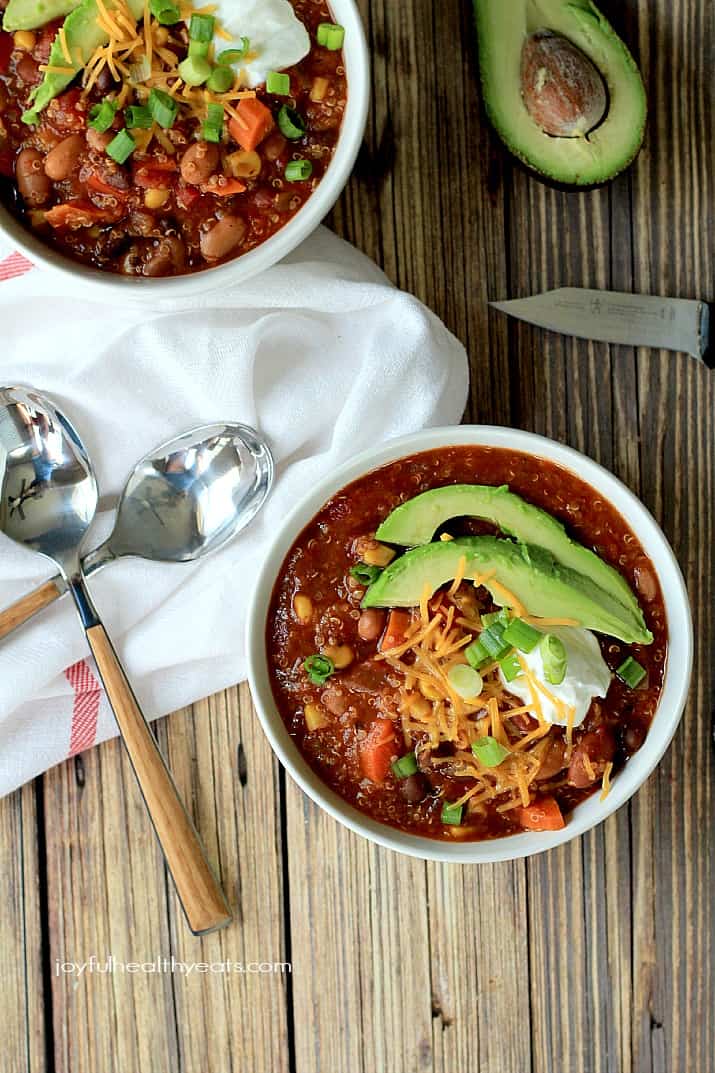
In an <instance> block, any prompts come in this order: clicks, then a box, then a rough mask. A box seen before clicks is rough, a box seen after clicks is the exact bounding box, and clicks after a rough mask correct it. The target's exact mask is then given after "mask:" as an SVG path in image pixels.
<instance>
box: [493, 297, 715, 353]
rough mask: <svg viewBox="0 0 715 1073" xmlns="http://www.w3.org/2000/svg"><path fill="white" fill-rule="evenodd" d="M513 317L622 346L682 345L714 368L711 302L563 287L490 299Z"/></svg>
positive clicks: (584, 337)
mask: <svg viewBox="0 0 715 1073" xmlns="http://www.w3.org/2000/svg"><path fill="white" fill-rule="evenodd" d="M490 305H492V306H493V307H494V308H495V309H499V310H501V312H502V313H508V314H509V316H511V317H517V318H518V319H519V320H525V321H528V323H529V324H536V325H537V326H538V327H540V328H547V329H548V330H549V331H553V332H561V334H562V335H575V336H577V337H578V338H579V339H593V340H597V341H599V342H603V343H621V344H623V345H624V346H647V347H654V348H656V349H660V348H662V349H664V350H680V351H683V352H684V353H686V354H691V355H692V356H693V357H694V358H699V359H700V360H701V361H704V362H705V363H706V364H707V365H709V366H710V368H713V350H715V348H710V349H709V342H710V306H709V305H708V303H707V302H698V301H694V300H691V299H687V298H658V297H656V296H655V295H648V294H620V293H618V292H617V291H599V290H587V289H586V288H583V287H559V288H558V289H557V290H555V291H545V292H544V293H543V294H534V295H531V296H530V297H528V298H515V299H513V300H512V301H510V302H491V303H490Z"/></svg>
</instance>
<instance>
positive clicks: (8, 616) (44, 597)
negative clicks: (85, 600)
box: [0, 581, 65, 638]
mask: <svg viewBox="0 0 715 1073" xmlns="http://www.w3.org/2000/svg"><path fill="white" fill-rule="evenodd" d="M64 592H65V589H61V588H58V587H57V585H56V584H55V582H54V581H46V582H45V584H44V585H40V587H39V588H38V589H34V590H33V591H32V592H28V593H27V595H26V596H21V597H20V599H19V600H16V601H15V603H14V604H10V606H9V607H6V608H5V610H4V611H0V638H2V637H7V635H8V634H9V633H12V631H13V630H16V629H17V628H18V626H22V624H23V623H24V622H27V620H28V619H30V618H32V616H33V615H36V614H37V612H38V611H42V609H43V608H45V607H49V606H50V604H52V603H54V602H55V600H59V598H60V596H62V595H63V593H64Z"/></svg>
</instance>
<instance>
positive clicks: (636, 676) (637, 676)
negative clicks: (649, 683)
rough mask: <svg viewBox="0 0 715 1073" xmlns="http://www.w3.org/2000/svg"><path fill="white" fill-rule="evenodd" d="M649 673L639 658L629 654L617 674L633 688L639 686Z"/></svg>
mask: <svg viewBox="0 0 715 1073" xmlns="http://www.w3.org/2000/svg"><path fill="white" fill-rule="evenodd" d="M647 673H648V672H647V671H646V669H645V667H643V666H641V664H640V663H639V662H638V660H637V659H633V656H629V657H628V659H625V660H624V661H623V663H622V664H621V665H620V667H619V668H618V670H617V671H616V674H617V675H618V677H619V678H620V679H621V681H622V682H625V683H626V685H627V686H630V687H631V689H635V688H636V686H639V685H640V684H641V682H642V681H643V679H644V678H645V676H646V674H647Z"/></svg>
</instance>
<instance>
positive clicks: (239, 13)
mask: <svg viewBox="0 0 715 1073" xmlns="http://www.w3.org/2000/svg"><path fill="white" fill-rule="evenodd" d="M215 16H216V21H217V25H219V26H220V27H221V29H222V30H223V31H224V33H228V34H230V35H231V40H230V41H229V40H228V39H227V38H226V37H225V36H224V35H221V36H218V35H217V36H216V37H215V38H214V48H215V51H216V53H217V54H218V53H219V52H223V51H224V50H225V49H228V48H240V47H241V38H242V37H247V38H248V40H249V41H250V43H251V44H250V50H249V53H248V57H247V58H246V59H245V60H243V61H241V63H240V64H238V65H237V66H238V67H240V69H241V70H242V71H243V72H244V74H245V81H246V85H247V86H248V87H249V88H250V89H254V88H255V87H256V86H260V85H262V83H264V82H265V81H266V78H267V77H268V72H269V71H282V70H284V69H285V68H286V67H292V66H293V65H294V64H296V63H299V62H300V61H301V60H302V59H303V58H304V56H307V55H308V53H309V52H310V36H309V34H308V31H307V30H306V28H305V26H304V25H303V23H302V22H301V21H300V19H299V18H298V17H297V16H296V13H295V11H294V10H293V5H292V4H290V3H289V2H288V0H220V2H219V3H218V4H217V6H216V11H215Z"/></svg>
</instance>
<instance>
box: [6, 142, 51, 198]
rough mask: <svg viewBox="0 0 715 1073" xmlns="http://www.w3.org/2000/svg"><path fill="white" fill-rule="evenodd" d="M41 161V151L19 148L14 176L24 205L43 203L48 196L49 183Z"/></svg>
mask: <svg viewBox="0 0 715 1073" xmlns="http://www.w3.org/2000/svg"><path fill="white" fill-rule="evenodd" d="M42 163H43V158H42V153H40V152H38V150H37V149H21V150H20V152H19V153H18V155H17V160H16V161H15V178H16V179H17V188H18V190H19V191H20V196H21V198H22V200H23V201H24V202H25V204H26V205H44V204H45V202H46V201H47V199H48V197H49V196H50V190H51V184H50V180H49V178H48V176H47V175H45V172H44V170H43V167H42Z"/></svg>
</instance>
